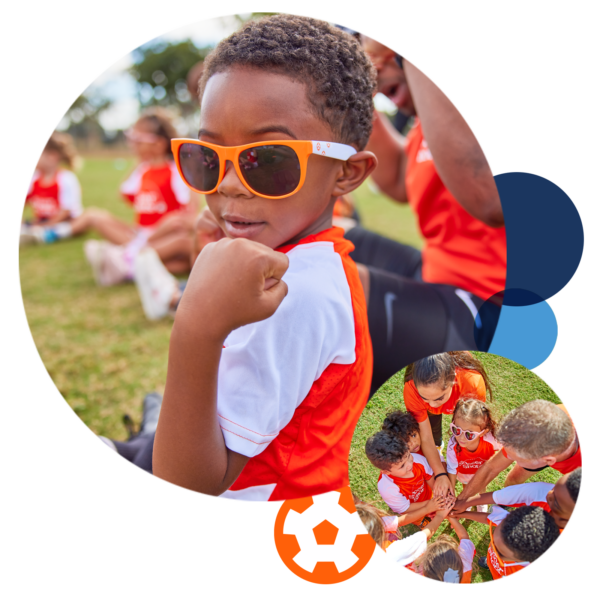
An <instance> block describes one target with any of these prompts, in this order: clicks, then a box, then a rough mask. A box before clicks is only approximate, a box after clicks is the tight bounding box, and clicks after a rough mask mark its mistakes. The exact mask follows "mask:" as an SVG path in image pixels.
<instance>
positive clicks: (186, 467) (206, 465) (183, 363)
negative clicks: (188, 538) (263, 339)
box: [153, 239, 288, 495]
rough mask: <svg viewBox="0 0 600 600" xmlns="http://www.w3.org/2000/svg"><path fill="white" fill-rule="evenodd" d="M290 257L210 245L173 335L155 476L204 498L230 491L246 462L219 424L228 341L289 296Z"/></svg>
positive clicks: (237, 243)
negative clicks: (285, 279) (221, 363)
mask: <svg viewBox="0 0 600 600" xmlns="http://www.w3.org/2000/svg"><path fill="white" fill-rule="evenodd" d="M287 267H288V258H287V256H286V255H285V254H282V253H279V252H275V251H273V250H271V249H269V248H267V247H266V246H263V245H262V244H258V243H255V242H251V241H249V240H245V239H237V240H230V239H224V240H221V241H219V242H217V243H215V244H211V245H210V246H207V247H206V248H205V249H204V251H203V252H202V254H201V255H200V257H199V258H198V260H197V261H196V264H195V265H194V268H193V270H192V274H191V276H190V279H189V282H188V285H187V288H186V291H185V294H184V295H183V298H182V300H181V304H180V305H179V308H178V309H177V316H176V318H175V324H174V326H173V332H172V334H171V342H170V348H169V364H168V370H167V384H166V388H165V394H164V400H163V405H162V408H161V414H160V419H159V424H158V429H157V431H156V440H155V443H154V456H153V471H154V474H155V475H157V476H158V477H162V478H163V479H166V480H167V481H170V482H171V483H175V484H177V485H180V486H182V487H186V488H188V489H191V490H195V491H199V492H203V493H205V494H212V495H219V494H222V493H223V492H224V491H226V490H227V489H229V487H230V486H231V484H232V483H233V482H234V481H235V480H236V478H237V477H238V475H239V474H240V472H241V471H242V469H243V468H244V466H245V464H246V462H247V461H248V457H246V456H244V455H242V454H239V453H237V452H233V451H231V450H229V449H228V448H227V446H226V445H225V441H224V439H223V433H222V431H221V428H220V426H219V422H218V418H217V377H218V369H219V361H220V358H221V350H222V347H223V343H224V341H225V338H226V337H227V336H228V335H229V333H230V332H231V331H233V330H234V329H236V328H238V327H241V326H243V325H246V324H248V323H253V322H256V321H261V320H263V319H266V318H268V317H270V316H271V315H272V314H273V313H274V312H275V310H276V309H277V308H278V306H279V305H280V304H281V302H282V301H283V299H284V297H285V295H286V294H287V285H286V284H285V282H283V281H281V277H282V276H283V274H284V273H285V271H286V270H287Z"/></svg>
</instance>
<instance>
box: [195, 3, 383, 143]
mask: <svg viewBox="0 0 600 600" xmlns="http://www.w3.org/2000/svg"><path fill="white" fill-rule="evenodd" d="M235 66H240V67H252V68H256V69H261V70H265V71H271V72H274V73H280V74H282V75H286V76H287V77H290V78H292V79H295V80H298V81H301V82H302V83H304V84H306V86H307V88H308V94H307V98H308V101H309V103H310V104H311V106H312V108H313V109H314V112H315V114H316V115H317V117H319V118H320V119H322V120H323V121H325V122H326V123H327V124H328V125H329V127H330V128H331V130H332V132H333V134H334V136H335V137H336V138H338V139H337V140H332V141H339V142H342V143H345V144H355V145H356V146H357V148H358V149H359V150H362V149H363V148H364V147H365V146H366V145H367V142H368V140H369V136H370V135H371V129H372V123H373V93H374V92H375V87H376V81H377V76H376V73H375V69H374V67H373V65H372V64H371V62H370V61H369V59H368V58H367V55H366V54H365V52H364V51H363V49H362V47H361V46H360V44H359V42H358V41H357V40H355V39H354V38H353V37H352V36H351V35H349V34H348V33H345V32H343V31H341V30H340V29H338V28H336V27H334V26H333V25H329V24H328V23H325V22H324V21H318V20H316V19H310V18H307V17H298V16H293V15H275V16H270V17H264V18H262V19H258V20H256V21H249V22H248V23H246V24H245V25H244V26H243V27H242V28H241V29H240V30H239V31H236V32H235V33H233V34H232V35H230V36H229V37H228V38H226V39H224V40H222V41H221V42H220V43H219V44H218V46H217V47H216V48H215V49H214V50H213V51H212V52H211V53H210V54H209V55H208V57H207V58H206V60H205V62H204V73H203V75H202V79H201V80H200V99H201V98H202V94H203V93H204V89H205V87H206V82H207V81H208V80H209V79H210V78H211V77H212V76H213V75H214V74H215V73H220V72H223V71H226V70H227V69H229V68H231V67H235Z"/></svg>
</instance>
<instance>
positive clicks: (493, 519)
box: [487, 506, 530, 579]
mask: <svg viewBox="0 0 600 600" xmlns="http://www.w3.org/2000/svg"><path fill="white" fill-rule="evenodd" d="M508 514H509V513H508V512H507V511H505V510H504V509H503V508H500V507H499V506H494V508H493V509H492V512H491V513H490V514H489V515H488V523H489V525H490V545H489V547H488V552H487V565H488V567H489V569H490V572H491V573H492V577H493V578H494V579H500V578H501V577H507V576H508V575H512V574H513V573H516V572H517V571H520V570H521V569H524V568H525V567H527V566H528V565H529V564H530V563H529V562H504V561H503V560H502V559H501V558H500V556H498V552H497V551H496V547H495V546H494V529H495V528H496V526H497V525H499V524H500V523H501V522H502V521H503V520H504V519H505V518H506V517H507V515H508Z"/></svg>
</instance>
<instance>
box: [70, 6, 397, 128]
mask: <svg viewBox="0 0 600 600" xmlns="http://www.w3.org/2000/svg"><path fill="white" fill-rule="evenodd" d="M238 27H239V21H237V20H236V19H235V17H233V16H231V17H220V18H217V19H210V20H204V21H200V22H197V23H195V24H191V25H186V26H185V27H181V28H179V29H175V30H173V31H170V32H168V33H165V34H164V35H162V36H160V37H158V38H155V40H148V42H150V41H155V42H159V41H170V42H176V41H180V40H184V39H187V38H189V39H191V40H192V41H193V42H194V43H195V44H196V45H197V46H199V47H203V46H204V47H205V46H215V45H216V44H217V43H218V42H219V41H220V40H221V39H223V38H224V37H226V36H228V35H229V34H231V33H233V32H234V31H235V30H236V29H237V28H238ZM132 64H133V60H132V56H131V54H127V55H126V56H124V57H123V58H122V59H121V60H119V61H117V62H116V63H115V64H113V65H111V66H109V67H108V68H107V69H106V71H104V73H102V74H100V75H99V76H98V77H97V78H96V80H95V81H94V83H93V84H92V85H90V87H89V88H88V89H87V90H84V91H82V93H83V92H85V93H86V95H88V96H92V97H93V96H94V95H99V96H102V97H105V98H108V99H110V100H112V105H111V106H110V108H108V109H107V110H106V111H104V112H102V114H101V115H100V124H101V125H102V127H103V128H104V129H105V130H106V131H116V130H118V129H126V128H127V127H129V126H130V125H132V124H133V123H134V122H135V120H136V119H137V116H138V114H139V110H140V105H139V102H138V100H137V96H136V84H135V80H134V79H133V77H132V76H131V75H129V73H128V72H127V69H128V68H129V67H130V66H131V65H132ZM375 106H376V107H377V109H378V110H382V111H385V112H388V113H394V112H395V111H396V107H395V106H394V104H393V103H392V102H391V100H388V98H386V97H385V96H383V95H381V94H377V96H376V98H375ZM68 125H69V122H68V120H67V119H63V120H62V121H61V123H60V124H59V126H58V128H59V129H65V128H66V127H68Z"/></svg>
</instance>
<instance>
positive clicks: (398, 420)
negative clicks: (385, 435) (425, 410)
mask: <svg viewBox="0 0 600 600" xmlns="http://www.w3.org/2000/svg"><path fill="white" fill-rule="evenodd" d="M381 429H382V431H389V432H390V433H393V434H394V435H397V436H398V437H399V438H401V439H403V440H404V441H406V440H408V438H409V437H410V436H411V435H412V434H413V433H414V432H415V431H416V432H417V433H418V432H419V431H420V429H419V423H418V422H417V420H416V419H415V417H414V415H412V414H411V413H409V412H403V411H401V410H396V411H394V412H391V413H388V414H387V415H386V417H385V419H384V421H383V425H382V426H381Z"/></svg>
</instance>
